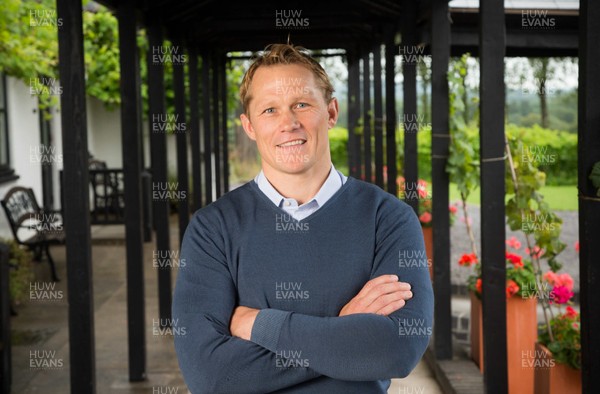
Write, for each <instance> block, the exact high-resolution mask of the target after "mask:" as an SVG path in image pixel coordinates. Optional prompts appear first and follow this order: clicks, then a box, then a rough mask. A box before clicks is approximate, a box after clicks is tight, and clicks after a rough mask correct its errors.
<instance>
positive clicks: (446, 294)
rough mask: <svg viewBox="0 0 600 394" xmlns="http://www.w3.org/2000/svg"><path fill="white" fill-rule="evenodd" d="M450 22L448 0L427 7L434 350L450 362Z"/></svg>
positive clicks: (440, 0) (441, 0) (434, 1)
mask: <svg viewBox="0 0 600 394" xmlns="http://www.w3.org/2000/svg"><path fill="white" fill-rule="evenodd" d="M449 60H450V21H449V20H448V1H447V0H433V2H432V4H431V128H432V133H431V138H432V140H431V179H432V182H431V183H432V187H433V190H432V191H433V196H435V198H433V202H432V204H433V217H434V220H433V239H434V242H433V255H434V256H435V263H434V265H433V277H434V279H433V285H434V288H435V295H436V297H435V319H434V321H435V331H434V350H435V356H436V358H437V359H438V360H450V359H452V309H451V300H452V292H451V283H450V216H449V213H448V205H449V187H448V186H449V176H448V173H447V172H446V164H447V162H448V154H449V145H450V144H449V143H450V135H449V122H450V120H449V109H450V103H449V98H448V74H447V71H448V63H449Z"/></svg>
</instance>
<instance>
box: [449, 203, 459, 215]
mask: <svg viewBox="0 0 600 394" xmlns="http://www.w3.org/2000/svg"><path fill="white" fill-rule="evenodd" d="M448 209H449V210H450V213H451V214H453V215H454V214H456V212H457V211H458V208H456V205H450V206H449V207H448Z"/></svg>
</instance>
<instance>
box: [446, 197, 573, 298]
mask: <svg viewBox="0 0 600 394" xmlns="http://www.w3.org/2000/svg"><path fill="white" fill-rule="evenodd" d="M467 211H468V212H469V216H470V218H471V222H472V224H473V226H472V227H473V233H474V235H475V239H476V240H477V250H478V251H479V252H480V253H481V243H480V241H479V237H480V234H481V217H480V213H479V206H478V205H469V206H467ZM556 214H557V215H558V216H559V217H560V218H561V219H562V220H563V225H562V232H561V237H560V239H561V241H562V242H564V243H565V244H566V245H567V247H566V248H565V250H564V251H563V252H562V253H561V254H560V255H559V256H558V258H557V259H558V261H560V262H561V263H562V264H563V268H562V270H561V272H568V273H569V274H570V275H571V276H572V277H573V281H574V286H573V287H574V290H575V291H576V292H578V291H579V254H578V253H577V252H576V251H575V247H574V245H575V242H576V241H577V240H578V239H579V230H578V226H579V218H578V212H577V211H556ZM512 236H514V237H516V238H517V239H518V240H519V241H521V244H522V246H521V253H520V254H521V255H522V256H524V255H525V252H524V249H525V247H526V243H525V237H524V235H523V233H521V232H520V231H517V232H514V231H511V230H510V229H509V228H508V226H506V239H510V237H512ZM470 245H471V244H470V242H469V237H468V235H467V227H466V226H465V223H464V217H463V214H462V209H460V210H459V212H458V216H457V220H456V221H455V222H454V225H453V226H452V227H451V229H450V251H451V257H450V265H451V271H452V276H451V281H452V284H456V285H461V284H465V283H466V280H467V277H468V276H469V274H470V273H471V269H469V268H465V267H460V266H459V265H458V260H459V259H460V256H462V254H463V253H467V252H469V251H470V250H471V247H470ZM542 264H543V269H544V270H547V269H548V266H547V264H545V261H544V260H542Z"/></svg>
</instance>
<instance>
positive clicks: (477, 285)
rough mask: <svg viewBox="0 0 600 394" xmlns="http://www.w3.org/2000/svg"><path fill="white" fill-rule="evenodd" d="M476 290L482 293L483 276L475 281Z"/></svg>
mask: <svg viewBox="0 0 600 394" xmlns="http://www.w3.org/2000/svg"><path fill="white" fill-rule="evenodd" d="M475 291H477V292H478V293H479V294H481V278H479V279H477V282H475Z"/></svg>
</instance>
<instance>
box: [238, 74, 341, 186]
mask: <svg viewBox="0 0 600 394" xmlns="http://www.w3.org/2000/svg"><path fill="white" fill-rule="evenodd" d="M248 94H250V96H251V100H250V104H249V106H248V109H247V111H248V112H247V114H242V115H241V116H240V118H241V121H242V126H243V127H244V130H245V131H246V134H248V136H249V137H250V138H251V139H252V140H254V141H256V145H257V147H258V150H259V152H260V154H261V157H262V166H263V169H264V170H265V171H266V172H270V173H272V171H275V172H278V173H280V174H301V173H306V172H310V171H311V170H314V169H316V168H321V167H320V166H323V167H324V166H328V167H327V168H329V166H330V165H331V164H330V163H331V156H330V152H329V139H328V135H327V131H328V130H329V129H330V128H332V127H333V126H334V125H335V123H336V121H337V116H338V104H337V100H336V99H332V100H331V101H330V102H329V103H327V102H326V101H325V98H324V96H323V91H322V89H320V88H319V86H318V85H317V83H316V81H315V77H314V75H313V73H312V72H311V71H310V70H309V69H307V68H306V67H303V66H300V65H296V64H292V65H275V66H263V67H259V68H258V69H257V70H256V72H255V73H254V77H253V78H252V83H251V84H250V88H249V91H248Z"/></svg>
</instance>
